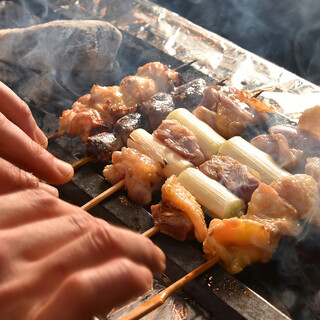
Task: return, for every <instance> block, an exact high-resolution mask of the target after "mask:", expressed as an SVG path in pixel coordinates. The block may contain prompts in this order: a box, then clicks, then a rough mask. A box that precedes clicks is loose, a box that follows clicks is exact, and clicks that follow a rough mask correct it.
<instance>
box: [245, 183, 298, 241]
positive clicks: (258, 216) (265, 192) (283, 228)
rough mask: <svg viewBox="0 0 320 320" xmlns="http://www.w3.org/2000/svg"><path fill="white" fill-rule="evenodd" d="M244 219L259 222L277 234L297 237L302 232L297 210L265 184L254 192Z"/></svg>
mask: <svg viewBox="0 0 320 320" xmlns="http://www.w3.org/2000/svg"><path fill="white" fill-rule="evenodd" d="M242 218H244V219H250V220H255V221H258V222H260V223H262V224H264V225H265V226H266V228H267V229H268V230H269V231H270V232H272V233H276V234H277V233H279V232H280V234H281V235H288V236H297V235H298V234H299V233H300V231H301V229H300V225H299V220H298V218H299V215H298V212H297V210H296V209H295V208H294V207H293V206H292V205H291V204H289V203H288V202H287V201H285V200H284V199H282V198H281V197H279V195H278V193H277V191H276V190H274V189H273V188H271V187H269V186H267V185H266V184H264V183H261V184H260V185H259V187H258V188H257V189H256V190H255V191H254V192H253V194H252V197H251V200H250V202H249V204H248V210H247V214H246V215H244V216H242Z"/></svg>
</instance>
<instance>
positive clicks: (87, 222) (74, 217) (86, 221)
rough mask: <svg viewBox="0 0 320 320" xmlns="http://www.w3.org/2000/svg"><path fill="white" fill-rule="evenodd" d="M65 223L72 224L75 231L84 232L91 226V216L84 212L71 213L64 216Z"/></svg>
mask: <svg viewBox="0 0 320 320" xmlns="http://www.w3.org/2000/svg"><path fill="white" fill-rule="evenodd" d="M66 219H67V224H68V225H70V226H72V227H73V228H74V230H75V232H76V233H80V234H81V233H85V232H88V230H90V229H91V228H92V220H93V219H92V218H91V217H90V216H89V215H86V214H78V213H76V214H71V215H68V216H66Z"/></svg>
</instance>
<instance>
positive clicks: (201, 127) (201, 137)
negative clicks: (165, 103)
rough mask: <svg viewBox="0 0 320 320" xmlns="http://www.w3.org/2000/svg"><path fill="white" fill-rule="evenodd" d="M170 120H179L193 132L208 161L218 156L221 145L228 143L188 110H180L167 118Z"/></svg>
mask: <svg viewBox="0 0 320 320" xmlns="http://www.w3.org/2000/svg"><path fill="white" fill-rule="evenodd" d="M167 119H168V120H177V121H178V122H179V123H180V124H182V125H183V126H185V127H187V128H188V129H189V130H191V131H192V132H193V134H194V135H195V136H196V138H197V139H198V143H199V146H200V149H201V151H202V153H203V154H204V156H205V158H206V160H208V159H210V158H211V156H212V155H214V154H217V152H218V150H219V148H220V147H221V145H222V144H223V143H224V142H225V141H226V140H225V139H224V138H223V137H221V136H220V135H219V134H218V133H217V132H215V131H214V130H213V129H212V128H210V127H209V126H208V125H207V124H206V123H204V122H203V121H201V120H200V119H198V118H197V117H196V116H195V115H194V114H192V113H191V112H190V111H188V110H187V109H183V108H179V109H176V110H174V111H172V112H171V113H169V115H168V116H167Z"/></svg>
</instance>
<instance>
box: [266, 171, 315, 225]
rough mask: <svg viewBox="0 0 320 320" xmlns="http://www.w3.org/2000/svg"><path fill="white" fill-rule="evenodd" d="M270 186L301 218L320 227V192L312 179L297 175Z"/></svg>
mask: <svg viewBox="0 0 320 320" xmlns="http://www.w3.org/2000/svg"><path fill="white" fill-rule="evenodd" d="M270 186H271V187H272V188H273V189H275V190H276V191H277V192H278V194H279V196H280V197H281V198H283V199H285V200H286V201H287V202H288V203H290V204H291V205H292V206H293V207H294V208H295V209H296V210H297V211H298V214H299V218H302V219H304V220H306V221H308V222H310V223H313V224H315V225H317V226H320V212H319V207H320V199H319V190H318V186H317V182H316V181H315V180H314V179H313V178H312V177H310V176H309V175H306V174H295V175H292V176H290V177H283V178H280V179H278V180H277V181H275V182H272V183H271V185H270Z"/></svg>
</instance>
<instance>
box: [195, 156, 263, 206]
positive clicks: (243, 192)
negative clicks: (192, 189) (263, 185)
mask: <svg viewBox="0 0 320 320" xmlns="http://www.w3.org/2000/svg"><path fill="white" fill-rule="evenodd" d="M199 170H200V171H201V172H203V173H204V174H205V175H206V176H208V177H209V178H211V179H213V180H216V181H218V182H220V183H221V184H222V185H224V186H225V187H226V188H227V189H229V190H230V191H231V192H232V193H234V194H235V195H236V196H238V197H239V198H241V199H243V200H244V201H245V202H246V203H247V202H248V201H250V199H251V195H252V193H253V192H254V190H255V189H256V188H257V187H258V186H259V184H260V181H259V179H258V178H257V177H255V176H254V175H253V174H251V173H250V171H249V170H248V168H247V167H246V166H245V165H243V164H241V163H240V162H238V161H236V160H234V159H232V158H231V157H228V156H218V155H214V156H212V157H211V159H210V160H208V161H206V162H204V163H202V164H201V165H200V166H199Z"/></svg>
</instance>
